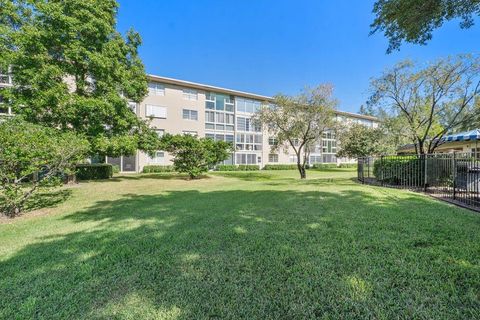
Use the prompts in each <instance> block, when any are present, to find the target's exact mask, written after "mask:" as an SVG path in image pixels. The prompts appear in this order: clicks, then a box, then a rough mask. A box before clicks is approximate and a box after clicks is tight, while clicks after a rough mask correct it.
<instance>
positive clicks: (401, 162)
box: [373, 156, 425, 187]
mask: <svg viewBox="0 0 480 320" xmlns="http://www.w3.org/2000/svg"><path fill="white" fill-rule="evenodd" d="M373 175H374V176H375V177H376V178H377V180H378V181H382V182H384V183H386V184H390V185H408V186H412V187H413V186H417V187H421V186H423V183H424V175H425V171H424V162H423V161H422V160H421V159H420V158H419V157H418V156H401V157H397V156H385V157H382V158H380V159H377V160H375V162H374V163H373Z"/></svg>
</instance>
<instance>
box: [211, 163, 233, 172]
mask: <svg viewBox="0 0 480 320" xmlns="http://www.w3.org/2000/svg"><path fill="white" fill-rule="evenodd" d="M215 170H216V171H237V166H236V165H234V164H219V165H217V166H216V167H215Z"/></svg>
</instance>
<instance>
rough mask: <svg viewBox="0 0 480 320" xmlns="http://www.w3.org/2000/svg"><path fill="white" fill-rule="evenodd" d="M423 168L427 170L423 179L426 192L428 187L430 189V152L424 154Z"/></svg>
mask: <svg viewBox="0 0 480 320" xmlns="http://www.w3.org/2000/svg"><path fill="white" fill-rule="evenodd" d="M423 162H424V164H423V170H424V171H425V172H424V174H423V176H424V180H423V191H424V192H427V189H428V171H427V170H428V154H424V155H423Z"/></svg>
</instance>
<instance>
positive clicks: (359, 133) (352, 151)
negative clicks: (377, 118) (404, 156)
mask: <svg viewBox="0 0 480 320" xmlns="http://www.w3.org/2000/svg"><path fill="white" fill-rule="evenodd" d="M339 138H340V146H341V148H340V151H339V152H338V153H337V156H338V157H347V158H360V157H366V156H373V155H379V154H385V153H388V152H393V151H395V150H394V149H395V148H394V147H393V146H390V145H389V140H387V138H386V135H385V132H384V131H383V130H382V129H381V128H370V127H367V126H365V125H362V124H352V125H351V126H349V127H347V128H346V129H345V130H343V131H342V132H341V134H340V135H339Z"/></svg>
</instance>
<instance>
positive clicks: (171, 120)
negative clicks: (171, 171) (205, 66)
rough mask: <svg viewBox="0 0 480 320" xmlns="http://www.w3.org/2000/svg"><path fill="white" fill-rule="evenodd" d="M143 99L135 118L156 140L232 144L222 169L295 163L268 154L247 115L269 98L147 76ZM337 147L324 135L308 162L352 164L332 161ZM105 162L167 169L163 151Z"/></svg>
mask: <svg viewBox="0 0 480 320" xmlns="http://www.w3.org/2000/svg"><path fill="white" fill-rule="evenodd" d="M148 80H149V85H148V96H147V97H146V98H145V99H144V101H142V102H141V103H131V104H130V106H131V109H132V111H133V112H135V113H136V114H137V116H138V117H141V118H143V119H149V120H150V123H151V126H152V127H153V128H154V129H155V130H156V131H157V133H158V135H159V136H162V135H163V134H164V133H170V134H191V135H195V136H198V137H207V138H212V139H214V140H223V141H226V142H229V143H232V144H233V146H234V152H233V153H232V154H231V156H230V158H229V159H227V160H226V161H225V162H224V163H225V164H235V165H239V164H253V165H258V166H260V167H263V166H265V165H266V164H290V163H296V157H295V153H294V152H293V150H286V151H284V150H278V151H276V152H273V151H272V146H274V145H275V144H276V141H275V139H274V138H273V137H269V136H268V134H267V133H266V132H265V131H263V130H262V128H260V127H258V126H255V125H254V123H253V122H252V116H253V115H254V114H255V112H257V111H258V110H259V109H260V108H261V106H262V105H263V104H265V103H269V102H271V101H272V98H271V97H268V96H262V95H257V94H253V93H247V92H241V91H236V90H230V89H225V88H220V87H214V86H210V85H205V84H199V83H193V82H188V81H182V80H177V79H171V78H165V77H159V76H154V75H149V76H148ZM336 118H337V119H338V121H342V122H344V123H354V122H355V123H362V124H364V125H366V126H370V127H375V126H377V124H378V123H377V119H376V118H374V117H369V116H364V115H359V114H354V113H349V112H342V111H337V112H336ZM338 148H339V145H338V140H337V137H336V136H335V133H334V132H325V133H324V134H323V137H322V139H321V141H319V144H318V145H317V146H316V147H315V150H313V152H312V153H311V155H310V158H309V159H308V162H309V164H314V163H345V162H354V160H353V159H345V158H337V157H336V153H337V150H338ZM106 161H107V162H108V163H111V164H115V165H118V166H119V167H120V168H121V171H122V172H141V171H142V170H143V167H144V166H146V165H170V164H171V157H170V156H169V155H168V153H167V152H164V151H162V150H158V151H157V152H156V154H155V156H154V157H149V156H148V155H147V154H145V153H143V152H141V151H139V152H137V154H136V155H133V156H123V157H120V158H111V157H107V159H106Z"/></svg>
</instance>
